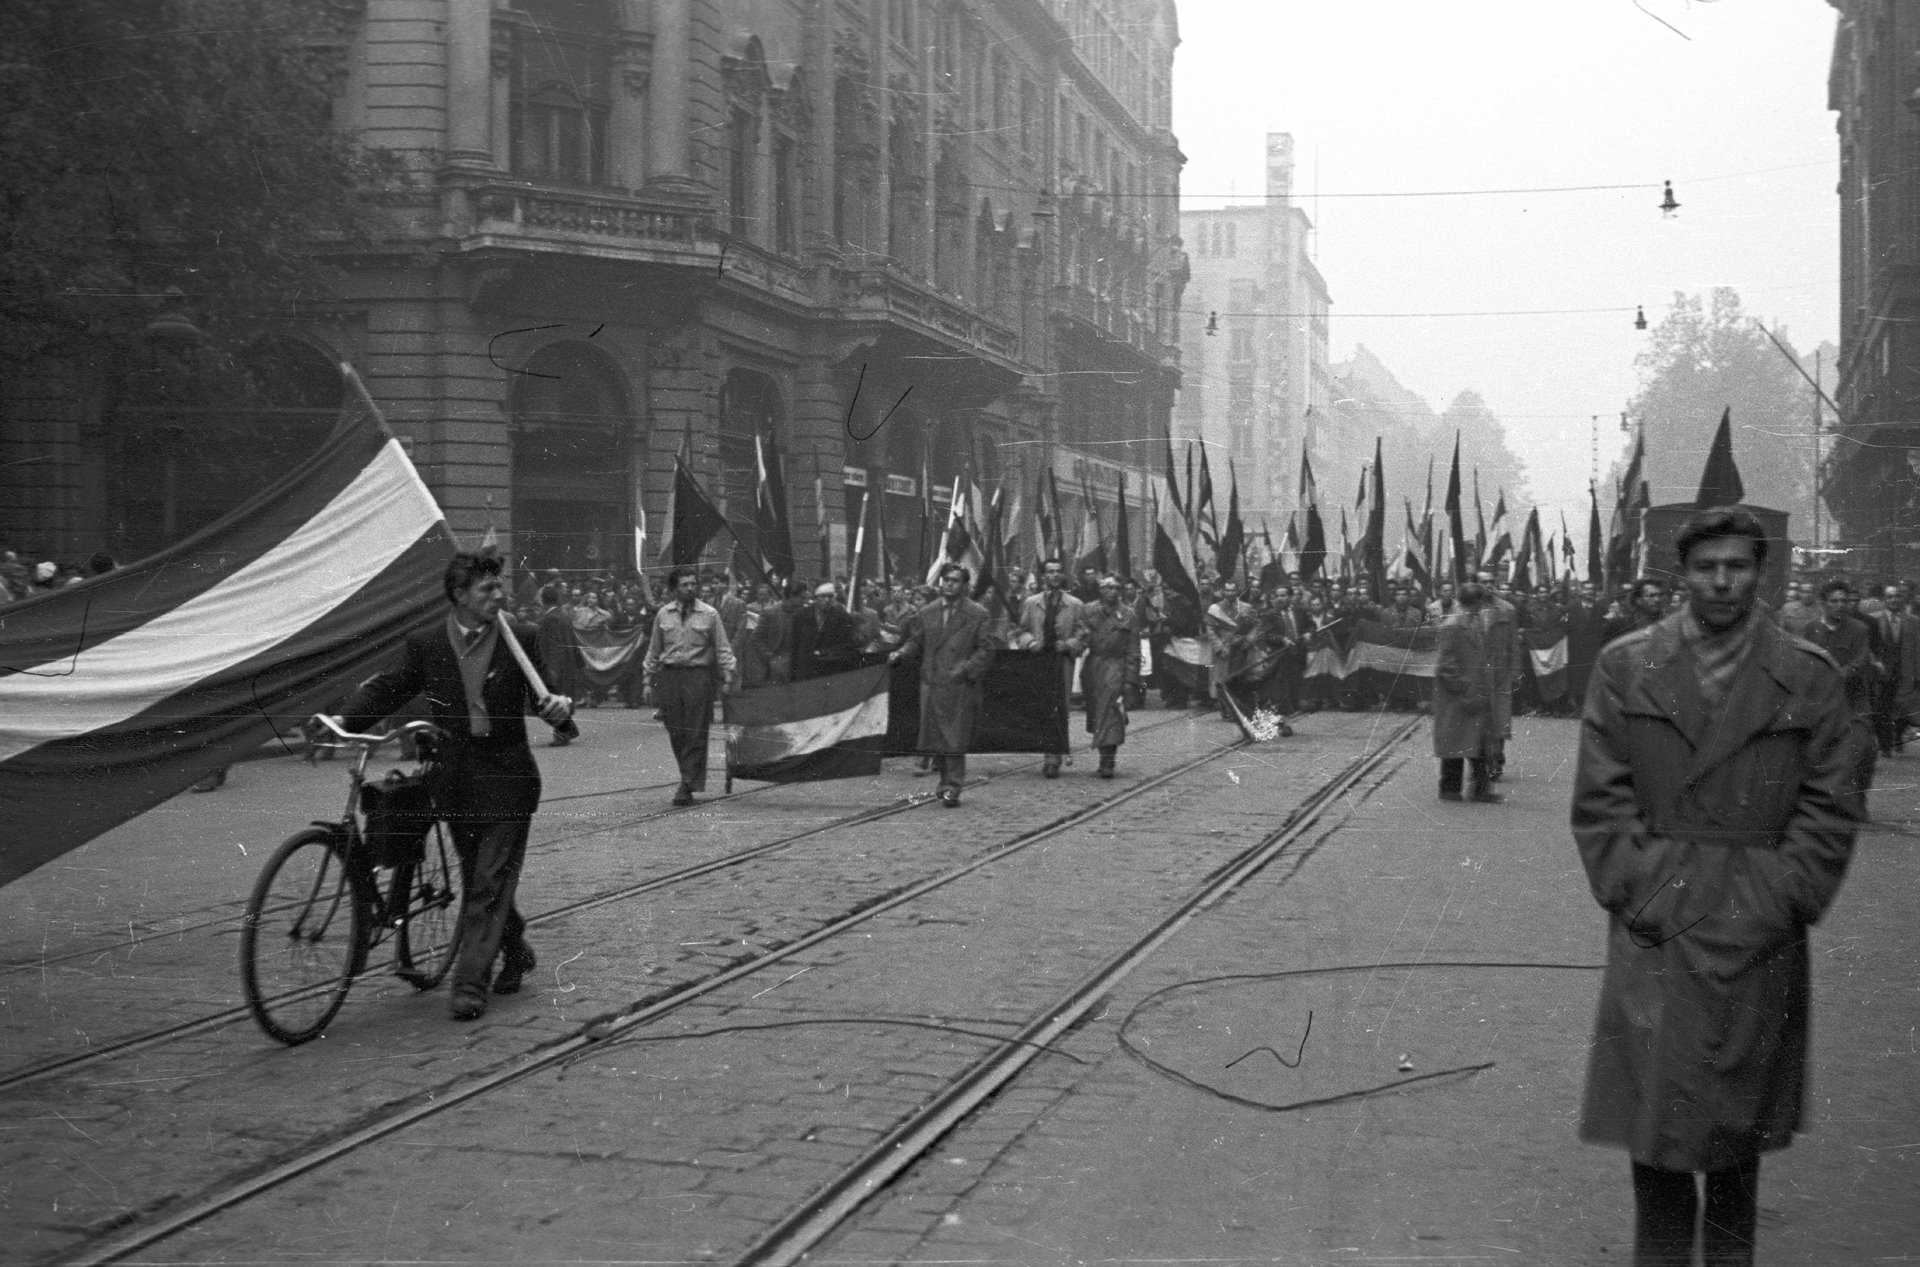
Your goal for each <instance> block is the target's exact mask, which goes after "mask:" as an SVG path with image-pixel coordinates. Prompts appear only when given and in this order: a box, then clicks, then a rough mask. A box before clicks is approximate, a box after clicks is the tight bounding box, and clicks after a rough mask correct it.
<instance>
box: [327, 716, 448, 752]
mask: <svg viewBox="0 0 1920 1267" xmlns="http://www.w3.org/2000/svg"><path fill="white" fill-rule="evenodd" d="M308 724H310V725H318V726H319V727H320V728H321V729H322V730H326V731H329V732H331V733H332V735H333V736H334V738H335V739H337V740H338V741H339V742H340V743H343V744H361V745H364V746H365V747H366V748H368V749H369V750H372V749H375V748H379V747H380V746H381V745H382V744H387V743H391V742H393V741H394V740H396V739H398V738H400V737H401V736H402V735H429V736H431V737H433V738H435V739H444V738H446V737H447V732H446V731H444V730H442V729H441V728H440V727H438V726H436V725H434V724H433V723H432V722H430V721H410V722H408V723H407V724H406V725H404V726H402V727H400V728H399V729H398V730H390V731H387V732H386V733H385V734H379V735H356V734H354V733H353V732H352V731H350V730H347V729H345V728H344V727H342V726H341V725H340V723H339V722H336V721H335V720H334V719H333V718H331V717H329V716H327V714H325V713H315V714H314V715H313V716H312V717H310V718H308Z"/></svg>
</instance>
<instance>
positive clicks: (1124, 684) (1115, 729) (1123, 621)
mask: <svg viewBox="0 0 1920 1267" xmlns="http://www.w3.org/2000/svg"><path fill="white" fill-rule="evenodd" d="M1086 629H1087V666H1086V668H1085V669H1084V670H1083V671H1082V680H1083V681H1084V682H1085V684H1086V688H1087V730H1088V731H1089V732H1090V733H1091V734H1092V735H1093V746H1094V747H1095V748H1096V749H1098V750H1099V752H1100V769H1099V775H1100V777H1101V778H1103V779H1110V778H1112V777H1113V766H1114V759H1115V757H1116V756H1118V754H1119V752H1120V745H1121V744H1123V743H1125V742H1126V741H1127V697H1128V696H1129V695H1130V694H1132V692H1133V691H1135V690H1137V689H1138V688H1139V686H1140V617H1139V616H1138V615H1136V614H1135V613H1134V610H1133V608H1132V607H1130V606H1128V605H1127V604H1125V603H1123V602H1121V601H1120V578H1119V577H1117V576H1103V577H1101V578H1100V601H1099V602H1097V603H1095V604H1094V605H1093V606H1092V607H1089V608H1087V612H1086Z"/></svg>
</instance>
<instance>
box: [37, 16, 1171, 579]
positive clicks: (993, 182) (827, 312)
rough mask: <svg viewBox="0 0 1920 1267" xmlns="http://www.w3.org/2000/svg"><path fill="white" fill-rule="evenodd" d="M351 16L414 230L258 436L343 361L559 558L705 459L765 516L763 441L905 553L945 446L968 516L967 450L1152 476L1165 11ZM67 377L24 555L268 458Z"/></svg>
mask: <svg viewBox="0 0 1920 1267" xmlns="http://www.w3.org/2000/svg"><path fill="white" fill-rule="evenodd" d="M331 10H332V11H333V12H334V13H335V14H336V15H337V19H338V59H339V91H338V101H337V107H336V115H337V120H338V122H339V125H340V126H342V127H344V128H347V129H350V130H351V131H352V132H353V133H355V134H356V135H358V136H359V137H360V138H362V139H363V140H364V141H365V142H366V143H367V144H368V145H371V146H377V147H381V148H383V149H385V150H387V151H389V152H391V153H392V154H393V155H395V156H396V157H397V158H398V159H399V160H400V161H401V162H402V163H403V164H404V165H405V167H406V169H407V170H408V171H409V172H411V173H412V176H413V179H412V180H411V183H410V184H408V185H407V186H406V187H405V188H404V189H403V190H402V191H400V192H398V193H396V194H393V195H391V196H390V199H389V200H390V201H391V203H392V204H393V207H394V210H395V211H396V213H397V215H398V216H399V218H400V221H401V224H402V228H401V230H400V232H399V236H398V237H397V239H396V240H394V241H393V242H392V243H391V245H390V249H384V250H377V251H374V252H371V253H368V254H363V255H360V256H358V257H356V258H353V259H350V260H343V261H342V264H343V265H344V267H345V269H346V273H347V279H346V282H345V284H344V285H343V287H342V288H341V290H340V293H338V294H337V295H334V296H331V297H329V298H328V299H327V300H326V301H325V302H319V303H316V304H315V305H314V306H313V308H312V309H311V310H310V311H307V312H303V313H299V314H293V315H292V316H291V317H290V318H289V319H287V320H283V321H281V322H279V323H278V324H277V325H276V327H275V329H276V331H277V333H278V334H279V336H280V342H279V344H278V348H279V351H278V353H277V354H278V355H280V356H281V357H282V358H283V359H284V360H285V363H286V366H285V369H284V371H283V372H282V373H281V374H280V376H279V379H278V381H281V382H284V383H285V384H286V396H287V399H286V400H285V401H284V402H282V403H283V406H284V408H283V409H282V410H281V411H280V414H281V416H279V417H277V418H268V417H262V418H260V419H259V420H258V421H259V424H260V426H261V427H262V428H263V429H266V428H274V427H278V428H280V429H281V430H280V431H279V432H276V433H275V434H290V433H289V432H288V431H287V428H288V427H305V428H306V431H304V432H301V434H303V435H308V436H309V441H308V442H309V443H310V442H311V435H310V433H311V432H312V431H313V429H314V428H315V427H316V426H317V427H319V429H320V430H321V431H322V432H323V431H324V420H325V418H326V417H327V416H328V414H329V412H330V411H331V410H332V409H333V408H334V407H336V406H337V404H338V401H339V399H340V393H339V388H338V376H337V375H335V374H333V373H332V372H331V369H330V365H331V363H332V362H334V361H338V360H346V361H350V362H352V363H353V364H355V365H356V366H358V367H359V368H360V370H361V372H362V373H363V375H364V376H365V378H366V380H367V382H368V383H369V384H370V385H371V388H372V391H373V394H374V395H375V396H376V398H378V399H379V400H380V401H381V402H382V404H383V407H384V409H385V411H386V412H387V414H388V415H389V418H390V420H391V421H392V423H393V425H394V426H395V429H396V430H397V431H398V432H399V433H400V434H401V436H402V440H403V443H405V444H406V445H407V446H408V449H409V451H410V453H411V454H412V456H413V459H414V461H415V463H416V464H417V465H418V467H419V469H420V470H421V472H422V474H423V475H424V477H425V479H426V481H427V484H428V486H429V487H430V488H431V489H432V491H433V492H434V494H435V496H437V497H438V498H439V499H440V502H441V504H442V505H443V506H444V507H445V508H446V510H447V512H448V517H449V521H450V524H451V526H452V527H453V528H454V530H455V531H456V533H458V534H460V535H461V536H462V538H463V539H464V540H468V541H472V540H475V539H477V538H478V536H479V534H480V533H481V532H482V531H483V530H484V529H485V528H486V527H488V526H491V527H493V528H494V529H495V530H496V531H497V532H498V534H499V535H500V537H501V539H502V541H503V545H504V548H505V549H506V550H507V552H508V553H509V555H510V557H513V558H515V559H523V560H525V561H526V562H528V563H529V564H531V565H533V566H535V567H546V566H558V567H578V568H588V567H592V568H600V567H615V566H624V565H627V564H630V563H631V562H632V545H631V544H630V543H631V540H632V533H631V529H632V527H633V526H634V524H635V523H636V522H637V521H638V520H639V517H640V515H641V514H642V513H643V512H644V513H645V514H646V515H647V516H648V517H649V518H650V520H651V522H652V525H653V529H654V539H655V540H656V541H657V540H658V539H659V535H660V529H659V525H660V517H661V516H662V515H663V514H664V512H665V510H666V507H667V501H668V493H669V489H670V484H671V477H672V467H673V462H674V458H675V456H676V454H680V453H686V454H688V455H690V461H691V463H692V466H693V469H694V470H695V472H696V474H697V475H699V476H700V477H701V478H702V480H703V482H704V483H705V484H706V485H707V486H708V487H709V489H711V490H713V491H714V492H715V493H717V495H718V496H719V497H720V498H722V499H723V500H724V501H725V503H726V506H725V509H726V510H727V513H728V515H729V518H730V519H732V520H733V521H735V523H736V524H737V525H738V527H739V530H740V533H741V535H742V536H744V537H747V538H751V536H752V501H753V487H754V480H755V473H756V469H757V454H756V444H757V442H758V443H760V444H767V445H771V446H772V448H773V449H774V450H775V451H777V452H778V453H779V455H780V456H781V457H782V459H783V461H784V466H785V470H786V475H787V479H788V485H789V486H788V489H787V501H788V505H789V507H790V508H791V513H792V518H793V520H794V535H795V538H796V540H797V541H800V542H808V543H811V542H812V541H813V540H815V538H816V525H823V526H826V527H827V528H828V530H829V532H830V535H831V536H832V538H833V540H834V541H835V542H836V543H842V542H844V540H845V533H846V528H845V525H846V524H847V522H848V520H849V519H850V518H853V517H857V516H860V515H862V514H863V513H864V510H863V507H865V506H866V505H868V504H869V499H870V504H871V506H873V507H875V508H877V510H878V511H879V512H880V513H879V515H876V517H875V518H876V519H879V518H882V517H883V518H884V524H885V539H886V541H887V542H888V544H889V547H890V549H891V550H892V552H893V554H894V558H895V562H896V564H898V565H902V566H908V567H911V566H912V565H913V563H914V562H915V560H916V559H917V557H918V554H919V551H920V548H921V543H920V541H919V540H918V539H917V538H918V532H919V525H920V522H921V513H922V506H923V502H922V497H923V493H924V490H923V488H922V479H923V473H924V475H925V476H926V477H927V479H926V483H927V485H928V486H929V487H930V488H931V489H933V490H935V492H936V496H935V498H934V500H935V501H936V503H938V504H941V505H944V503H945V500H946V490H948V489H950V488H951V486H952V483H953V480H954V479H955V477H956V476H958V475H961V474H962V473H965V472H969V471H970V472H973V473H974V474H976V475H977V476H978V477H979V478H980V479H981V480H982V482H985V483H991V482H992V481H994V480H996V479H1002V478H1004V479H1006V480H1008V481H1009V482H1010V483H1013V484H1014V486H1015V487H1018V488H1025V489H1031V488H1032V486H1033V483H1034V481H1035V479H1036V477H1037V476H1038V474H1039V472H1040V471H1041V470H1042V469H1043V468H1044V466H1045V465H1046V464H1049V463H1051V464H1052V465H1053V466H1054V468H1055V470H1056V474H1057V475H1058V477H1059V485H1060V487H1061V489H1062V491H1063V492H1066V493H1068V494H1069V497H1077V495H1078V490H1079V489H1080V488H1081V487H1082V486H1083V485H1082V480H1083V478H1084V480H1085V482H1086V485H1088V486H1091V487H1092V488H1093V489H1094V490H1095V496H1096V497H1099V498H1102V499H1111V497H1112V496H1113V494H1114V491H1115V486H1116V482H1117V477H1118V475H1119V472H1120V471H1121V469H1123V468H1130V469H1133V470H1135V471H1137V472H1139V473H1140V474H1141V475H1144V474H1145V473H1147V472H1150V471H1153V470H1156V469H1157V465H1158V461H1159V452H1160V449H1159V446H1158V443H1157V437H1158V436H1160V435H1161V434H1162V431H1163V428H1164V427H1165V426H1166V423H1167V418H1168V416H1169V413H1170V411H1171V408H1172V401H1173V395H1174V391H1175V388H1176V386H1177V384H1178V381H1179V356H1178V349H1177V342H1178V337H1179V328H1180V327H1179V317H1178V311H1179V307H1180V304H1181V293H1182V287H1183V285H1184V284H1185V279H1186V265H1185V258H1184V255H1183V253H1182V250H1181V244H1180V240H1179V225H1178V222H1177V219H1176V215H1175V208H1176V207H1177V205H1178V202H1177V199H1178V194H1179V180H1180V167H1181V164H1182V162H1183V161H1184V160H1183V157H1182V155H1181V153H1180V150H1179V147H1178V145H1177V144H1176V142H1175V140H1174V137H1173V134H1172V132H1171V130H1170V127H1171V102H1170V92H1171V82H1172V60H1173V55H1174V49H1175V46H1176V44H1177V43H1178V38H1179V37H1178V29H1177V24H1176V20H1175V12H1174V5H1173V3H1172V2H1171V0H652V2H651V3H648V2H646V0H348V2H346V3H338V4H334V5H332V6H331ZM57 377H58V376H57V375H54V376H50V381H51V380H52V379H53V378H57ZM37 390H38V391H39V394H38V396H37V397H36V398H34V399H30V400H21V399H15V400H13V401H10V402H8V403H7V405H6V408H5V410H4V411H3V412H0V450H4V453H0V456H6V457H9V458H11V459H13V461H12V462H10V463H0V534H6V535H10V536H11V537H12V539H13V540H14V541H15V542H17V543H19V544H21V545H24V546H27V547H28V548H37V549H45V550H51V551H58V552H62V553H69V554H76V555H82V556H84V554H85V553H86V552H88V551H91V550H93V549H96V548H99V547H101V546H102V545H105V546H107V547H108V548H110V549H114V550H115V551H117V552H120V553H121V554H122V556H123V557H125V556H127V555H133V554H140V553H144V552H145V551H146V550H149V549H151V548H154V547H157V546H158V545H161V544H164V543H165V541H166V540H168V539H171V538H172V537H174V536H177V535H179V534H181V533H184V532H186V531H188V530H190V529H192V528H193V527H195V526H197V525H198V524H199V523H201V522H205V521H206V520H207V519H210V518H211V517H212V516H213V515H215V514H217V513H219V512H220V511H221V510H223V509H225V508H226V507H227V506H230V505H231V504H232V503H233V502H234V501H237V500H238V499H239V497H240V496H241V495H243V493H244V492H245V491H249V489H248V480H249V478H252V479H253V485H254V486H256V487H257V486H259V485H260V484H264V482H265V479H266V478H267V477H268V476H269V475H270V474H274V473H277V471H267V472H254V473H252V474H251V476H249V475H248V474H247V473H246V472H241V473H240V474H235V473H234V471H232V470H228V471H226V473H225V474H224V475H220V476H212V477H210V476H209V474H208V471H207V469H205V467H204V465H195V463H196V462H197V461H198V459H195V458H192V457H191V456H189V457H182V456H181V455H182V454H190V453H191V447H190V446H187V447H182V446H181V445H180V443H179V442H178V441H179V437H180V436H181V435H188V434H190V433H191V431H192V429H193V427H194V426H195V425H197V424H196V415H194V414H193V411H190V410H182V409H176V408H172V407H171V406H167V405H165V404H164V403H163V404H161V405H149V406H147V407H145V412H139V411H137V410H120V411H118V412H116V411H115V410H112V409H109V410H107V411H106V414H105V416H99V414H98V411H96V413H95V414H94V415H92V416H84V414H85V411H84V410H82V409H81V408H79V407H78V406H77V405H74V404H73V401H75V400H78V399H81V398H84V397H85V395H86V391H85V384H84V382H81V383H78V384H74V383H71V382H69V383H68V384H67V387H66V389H64V390H65V396H66V399H64V400H63V399H62V390H56V389H55V388H43V389H37ZM169 409H172V412H171V413H169V412H168V410H169ZM263 434H264V432H263ZM155 435H161V436H168V435H170V436H172V437H173V440H172V441H170V442H169V441H164V440H162V441H155V440H153V439H152V437H153V436H155ZM142 437H145V438H142ZM1142 437H1144V438H1148V439H1150V440H1153V441H1154V442H1152V443H1143V444H1139V445H1136V446H1126V445H1112V444H1107V443H1101V442H1104V441H1108V440H1113V439H1126V438H1142ZM143 445H144V446H145V447H144V448H143V447H142V446H143ZM282 447H283V448H284V447H285V446H282ZM296 447H297V446H296ZM263 451H264V449H263ZM143 454H144V455H145V456H144V457H143V456H142V455H143ZM168 455H171V456H168ZM228 457H230V458H231V459H232V462H231V463H230V464H229V465H230V466H231V465H232V463H238V464H239V465H240V466H244V465H245V462H246V460H247V455H246V454H237V455H235V454H229V455H228ZM23 458H24V459H28V460H30V461H31V462H32V463H34V465H30V466H23V465H21V464H20V459H23ZM288 460H290V458H289V457H288V455H287V454H285V453H282V454H280V456H278V457H276V458H275V459H274V461H275V463H276V464H278V465H279V469H282V470H283V469H284V463H285V462H286V461H288ZM143 462H152V463H160V464H163V465H165V467H166V471H167V475H166V478H165V479H159V478H156V477H155V472H156V471H157V470H159V469H160V467H159V466H151V465H150V466H145V467H142V465H141V464H142V463H143ZM29 473H31V479H29ZM1135 487H1136V488H1137V487H1138V483H1137V482H1136V483H1135ZM1030 496H1031V495H1030V494H1029V495H1028V498H1027V500H1028V504H1029V505H1030V504H1031V500H1030ZM1143 518H1144V517H1143V516H1136V522H1139V521H1140V520H1141V519H1143ZM1108 522H1111V518H1110V517H1109V519H1108ZM878 535H879V534H878V533H877V532H872V531H870V533H869V539H870V540H871V539H873V538H874V537H877V536H878ZM799 553H800V555H801V567H802V571H803V573H810V572H812V571H814V570H817V568H818V567H819V566H820V564H821V560H819V558H818V551H817V550H815V549H811V548H807V547H803V548H802V549H801V550H800V551H799ZM650 562H651V560H650ZM832 562H833V564H834V567H835V569H836V570H839V569H841V568H844V566H845V564H844V555H836V557H835V559H833V560H832Z"/></svg>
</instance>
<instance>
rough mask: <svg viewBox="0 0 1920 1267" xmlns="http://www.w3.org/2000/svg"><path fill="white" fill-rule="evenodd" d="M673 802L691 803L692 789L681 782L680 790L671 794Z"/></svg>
mask: <svg viewBox="0 0 1920 1267" xmlns="http://www.w3.org/2000/svg"><path fill="white" fill-rule="evenodd" d="M673 803H674V804H675V805H691V804H693V789H692V788H690V787H688V786H687V785H686V784H684V783H682V784H681V785H680V790H679V791H677V792H675V793H674V794H673Z"/></svg>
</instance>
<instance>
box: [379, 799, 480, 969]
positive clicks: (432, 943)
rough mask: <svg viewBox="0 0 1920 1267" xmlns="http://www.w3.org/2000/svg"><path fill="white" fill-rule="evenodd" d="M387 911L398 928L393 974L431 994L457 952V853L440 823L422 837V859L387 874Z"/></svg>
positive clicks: (460, 884) (460, 890)
mask: <svg viewBox="0 0 1920 1267" xmlns="http://www.w3.org/2000/svg"><path fill="white" fill-rule="evenodd" d="M392 892H393V899H392V902H393V907H396V908H398V911H399V919H400V926H399V929H398V936H397V937H396V938H395V941H394V951H393V957H394V963H395V969H394V970H395V971H396V972H397V973H398V974H399V976H400V979H401V980H402V981H405V982H406V983H407V984H408V985H410V986H412V987H413V988H414V989H416V990H431V989H433V987H435V986H437V985H439V984H440V982H441V981H442V980H443V979H445V977H446V975H447V969H449V968H451V967H452V966H453V957H454V955H455V954H456V953H457V952H458V951H459V949H460V898H461V894H462V893H463V892H464V886H463V872H462V871H461V868H460V854H459V852H458V851H457V850H456V849H454V847H453V841H452V839H451V837H450V833H449V832H448V831H447V826H446V824H445V823H435V824H434V825H433V830H432V831H430V832H428V833H427V842H426V850H425V856H424V857H423V858H422V859H421V860H420V861H419V862H416V863H412V864H410V865H408V866H404V867H399V868H396V869H395V871H394V873H393V890H392Z"/></svg>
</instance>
